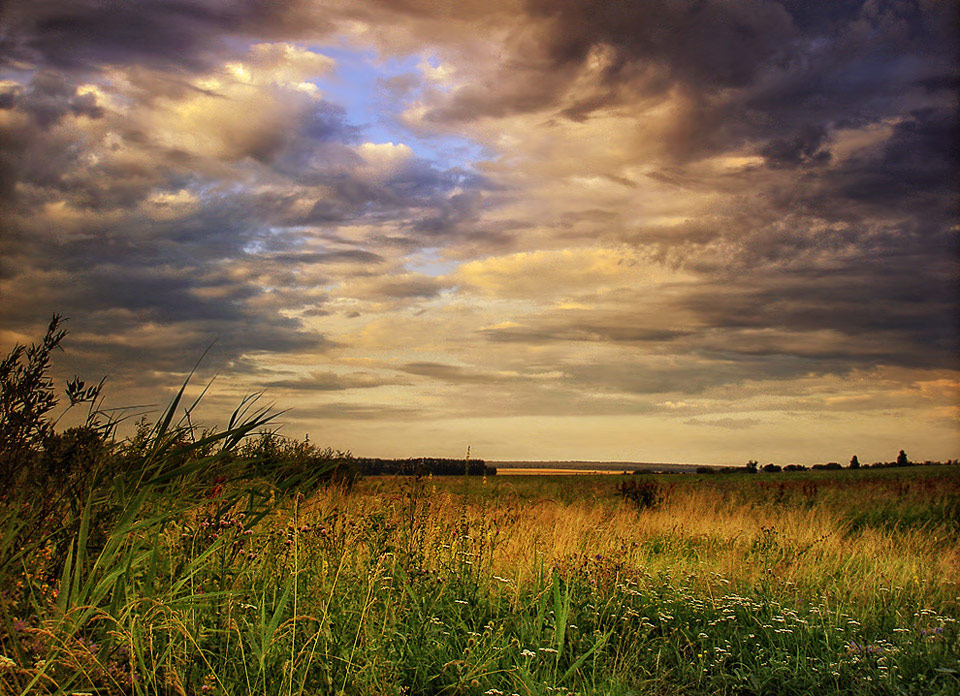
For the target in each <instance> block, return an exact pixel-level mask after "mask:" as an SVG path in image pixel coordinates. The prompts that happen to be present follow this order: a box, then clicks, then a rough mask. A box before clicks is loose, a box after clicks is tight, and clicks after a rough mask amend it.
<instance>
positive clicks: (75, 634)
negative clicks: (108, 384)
mask: <svg viewBox="0 0 960 696" xmlns="http://www.w3.org/2000/svg"><path fill="white" fill-rule="evenodd" d="M181 473H182V474H183V475H184V476H186V472H181ZM637 478H642V479H643V480H644V481H651V482H652V484H653V486H652V489H653V490H654V491H655V494H656V495H655V499H654V500H653V501H652V503H651V505H650V507H641V506H639V505H637V504H635V503H634V502H632V501H631V500H629V499H627V498H624V497H623V496H621V495H620V493H619V492H618V484H619V483H620V482H621V481H625V480H631V479H637ZM172 480H173V479H171V478H169V477H168V478H167V479H165V481H166V483H163V482H160V483H159V484H157V485H154V484H150V485H146V486H142V487H141V490H148V491H151V493H150V495H151V496H154V497H151V498H143V499H141V500H140V502H139V503H138V504H135V505H133V507H131V501H132V500H134V499H135V497H136V496H135V495H134V496H133V497H131V498H129V499H127V500H126V503H125V504H126V506H127V507H126V508H125V511H126V513H127V514H126V515H116V513H114V514H115V516H114V517H113V518H112V519H113V521H112V522H110V523H109V524H108V525H106V526H105V527H101V526H100V525H98V524H97V520H96V519H94V518H92V517H90V516H84V514H83V511H82V510H81V511H79V512H78V513H77V514H78V518H77V519H78V520H79V521H80V524H79V525H78V526H76V527H75V528H74V530H75V531H74V532H73V533H71V534H70V535H67V536H64V535H60V536H57V535H54V536H52V537H51V538H50V540H48V541H45V542H44V543H42V544H39V545H36V546H35V547H34V548H32V549H27V550H26V551H25V552H24V553H22V554H21V555H20V556H19V558H18V559H17V561H16V563H15V564H10V563H8V564H7V565H6V566H5V568H4V573H5V578H4V581H5V589H4V591H3V599H2V620H3V626H2V630H0V645H2V648H0V651H2V653H3V657H2V658H0V659H2V660H3V666H2V668H0V691H2V692H3V693H5V694H6V693H9V694H33V693H37V694H41V693H43V694H45V693H64V694H73V693H98V694H128V693H136V694H339V693H344V694H490V695H495V694H500V693H503V694H521V695H523V696H526V695H528V694H538V695H544V696H545V695H547V694H571V693H576V694H812V693H818V694H821V693H822V694H826V693H855V694H860V693H862V694H901V693H912V694H945V695H946V694H956V693H960V644H958V635H960V631H958V627H957V624H956V619H957V617H958V615H960V536H958V533H957V532H958V528H960V502H958V501H960V495H958V494H960V469H958V468H957V467H912V468H909V469H898V470H879V471H878V470H868V471H865V470H861V471H858V472H854V471H840V472H805V473H803V474H781V475H776V474H773V475H768V474H759V475H753V476H748V475H746V474H744V475H714V476H694V475H682V476H681V475H663V476H659V477H647V476H643V477H636V476H634V477H630V476H611V475H598V476H573V477H571V476H563V477H558V476H527V477H509V478H503V477H490V478H487V479H482V478H480V477H435V478H433V477H426V478H421V479H413V478H396V477H389V478H388V477H370V478H367V479H363V480H360V481H358V482H356V483H355V484H354V485H352V486H348V485H346V484H345V483H341V484H329V485H321V486H319V487H315V488H314V490H313V492H312V493H309V494H307V495H302V494H298V493H296V492H287V493H286V494H282V493H281V492H276V491H275V492H274V494H273V496H272V497H271V498H267V499H265V500H264V499H261V498H257V496H256V495H253V494H251V493H252V492H253V491H254V488H255V487H252V485H251V482H250V481H244V482H238V483H236V484H231V483H230V482H229V481H225V482H224V483H223V484H218V486H219V489H215V490H214V491H212V492H211V491H209V490H208V491H207V492H206V493H204V496H209V497H204V496H200V497H198V498H196V499H192V498H191V497H190V495H188V493H189V491H188V487H189V486H188V483H189V480H192V479H189V477H187V478H182V479H178V483H177V485H176V486H173V487H166V486H167V485H168V484H169V483H170V482H171V481H172ZM141 483H142V482H141ZM154 483H156V482H154ZM161 484H162V485H161ZM231 485H237V489H236V491H234V492H239V491H241V490H246V491H247V494H242V495H232V494H231V489H230V486H231ZM21 504H22V501H21ZM93 504H96V503H93ZM7 512H8V513H9V507H8V508H7ZM171 513H173V514H171ZM20 518H21V519H23V518H25V513H24V512H23V511H22V510H21V512H20ZM8 521H9V518H8ZM10 528H11V527H8V529H10ZM8 537H9V534H8ZM94 537H97V539H96V540H95V539H94ZM54 539H56V541H54ZM64 549H67V550H68V551H67V552H66V553H64ZM6 551H7V552H8V553H7V557H6V558H5V559H4V560H9V558H10V553H9V551H10V549H7V550H6ZM84 554H86V555H84ZM58 559H59V560H58Z"/></svg>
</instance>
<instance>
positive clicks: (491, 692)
mask: <svg viewBox="0 0 960 696" xmlns="http://www.w3.org/2000/svg"><path fill="white" fill-rule="evenodd" d="M483 693H484V696H503V692H502V691H500V690H499V689H487V690H486V691H484V692H483Z"/></svg>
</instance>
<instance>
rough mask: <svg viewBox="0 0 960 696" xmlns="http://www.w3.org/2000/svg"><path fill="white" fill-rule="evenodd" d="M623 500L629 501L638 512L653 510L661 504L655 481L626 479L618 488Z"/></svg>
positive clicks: (659, 491)
mask: <svg viewBox="0 0 960 696" xmlns="http://www.w3.org/2000/svg"><path fill="white" fill-rule="evenodd" d="M618 490H619V491H620V495H621V496H623V498H624V500H628V501H630V502H631V503H632V504H633V505H634V506H635V507H636V508H637V509H638V510H646V509H648V508H654V507H656V506H657V505H659V504H660V503H662V502H663V494H662V492H661V490H660V486H659V485H658V484H657V483H656V482H655V481H638V480H636V479H627V480H625V481H622V482H621V483H620V486H619V488H618Z"/></svg>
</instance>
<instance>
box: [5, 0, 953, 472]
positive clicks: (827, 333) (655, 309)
mask: <svg viewBox="0 0 960 696" xmlns="http://www.w3.org/2000/svg"><path fill="white" fill-rule="evenodd" d="M3 21H4V27H3V32H2V35H0V36H2V38H0V230H2V232H0V294H2V298H3V310H2V314H0V340H2V342H3V345H4V346H7V345H10V344H12V343H13V342H14V341H26V340H30V339H31V337H32V336H34V335H35V334H36V332H37V331H38V329H39V327H40V326H41V325H42V324H43V322H44V321H45V319H46V318H47V317H48V316H49V314H50V313H51V312H54V311H56V312H62V313H65V314H67V315H69V316H71V317H73V337H72V345H71V351H70V354H71V357H70V361H69V362H68V363H65V368H64V369H67V368H69V369H76V370H81V371H83V372H84V373H85V374H91V375H93V374H96V373H99V372H103V371H109V372H110V374H111V375H112V381H113V384H114V385H115V389H116V392H117V399H118V400H123V399H128V400H130V401H129V402H131V403H132V402H134V401H144V400H146V401H160V400H162V389H161V386H163V387H171V386H173V385H174V384H176V381H177V376H178V375H180V374H182V373H183V372H184V371H186V370H188V369H189V368H190V367H191V366H192V364H193V361H194V360H195V359H196V357H197V356H198V355H199V353H200V352H202V351H203V349H204V348H205V347H206V346H207V345H209V344H210V342H211V341H214V340H215V341H216V343H215V345H214V349H213V355H212V356H211V361H212V363H215V364H211V365H210V366H209V367H210V369H211V370H220V371H221V372H222V373H224V374H225V375H226V376H228V378H229V379H228V384H226V386H225V392H226V393H225V394H224V395H223V396H222V400H223V403H226V402H227V401H228V400H229V399H231V398H234V397H235V396H236V395H237V394H240V393H243V392H244V391H248V390H259V389H264V388H266V389H267V390H268V392H269V393H271V394H272V395H273V396H274V397H275V399H276V400H277V402H278V403H279V404H280V405H282V406H293V407H294V408H293V410H292V411H291V413H290V415H289V417H290V422H291V423H292V427H295V428H303V429H311V430H317V429H320V431H321V432H326V431H327V430H328V429H329V430H330V431H331V432H332V433H334V434H336V438H335V441H333V442H331V444H334V445H336V446H339V447H342V448H353V449H355V450H358V451H360V452H361V453H363V454H372V455H403V456H407V455H411V454H415V452H414V451H413V450H415V449H416V450H417V451H419V448H423V447H427V448H428V449H429V450H430V452H429V454H444V453H453V454H456V453H458V451H459V449H460V448H461V446H465V442H466V441H472V442H474V443H475V444H482V448H481V450H480V454H481V456H486V457H488V458H497V457H502V458H514V457H531V458H536V459H545V458H551V457H556V458H592V457H595V458H611V459H654V458H659V459H669V460H696V461H734V462H737V461H739V460H740V459H746V458H765V457H767V456H768V455H767V454H765V452H770V453H771V454H770V455H769V456H771V457H774V456H776V457H781V458H782V459H783V460H784V461H786V460H790V461H793V460H796V461H816V460H817V459H818V458H825V459H837V458H838V457H841V456H844V453H845V450H844V451H843V452H839V453H838V452H834V451H833V450H832V449H830V448H835V447H841V446H843V447H846V448H850V447H856V448H862V449H859V451H860V452H861V459H864V460H868V459H870V458H871V457H876V458H880V457H882V456H886V457H887V458H889V457H890V456H892V455H888V454H887V453H886V450H885V448H889V447H894V446H895V445H896V443H898V442H899V443H902V444H900V445H899V446H897V447H896V449H899V448H900V447H908V448H909V447H914V449H916V448H918V447H927V448H928V449H929V452H928V453H927V454H926V455H925V456H929V457H934V458H936V457H940V458H946V457H953V456H957V454H958V449H960V447H958V446H960V438H958V433H957V428H956V425H955V423H956V421H955V417H956V415H957V408H956V404H957V396H958V393H957V385H958V383H960V365H958V359H957V356H958V352H957V348H958V336H957V330H958V322H957V316H958V304H960V303H958V297H957V288H958V287H960V286H958V283H957V281H958V266H957V234H958V218H960V211H958V199H957V196H956V191H957V190H958V184H960V181H958V178H960V177H958V162H960V151H958V147H960V145H958V138H957V137H956V128H957V116H958V114H957V108H958V107H957V86H958V77H960V70H958V65H957V58H956V56H957V55H958V54H960V51H958V49H960V41H958V34H957V29H956V27H957V26H958V25H957V16H956V7H955V6H954V5H953V4H952V3H941V2H932V1H931V2H928V1H916V2H911V1H907V0H896V1H894V0H890V1H883V0H866V1H863V2H861V1H850V2H813V3H811V2H793V1H792V0H783V1H782V2H759V1H758V0H736V1H733V2H731V1H729V0H724V1H722V2H721V1H720V0H715V1H709V2H696V3H694V2H688V1H687V0H670V1H669V2H656V3H653V2H635V3H622V2H614V1H613V0H609V1H607V0H604V1H603V2H594V1H591V2H587V1H586V0H562V1H556V0H549V1H546V0H544V1H542V2H541V1H540V0H527V1H526V2H521V1H519V0H503V1H501V2H493V3H479V2H477V3H474V2H464V3H419V2H408V1H406V0H389V1H388V0H382V1H374V0H367V1H364V2H350V3H339V2H334V3H320V4H318V3H313V2H291V3H267V2H259V1H257V0H249V1H247V2H232V3H223V2H219V1H214V0H182V1H180V2H175V3H171V2H160V1H159V0H157V1H153V0H144V1H143V2H138V3H124V2H108V1H105V0H71V1H67V0H59V1H55V2H45V3H39V4H32V5H31V4H27V3H21V4H19V5H17V6H15V7H13V8H11V10H10V11H9V12H8V13H6V16H5V18H4V20H3ZM357 65H359V66H361V67H359V68H358V67H355V66H357ZM396 66H401V67H396ZM358 71H359V72H358ZM333 94H336V95H337V96H335V97H334V96H331V95H333ZM214 403H215V404H219V403H220V402H219V401H215V402H214ZM797 423H802V424H803V428H806V429H807V430H808V431H809V432H816V433H818V436H817V437H816V438H809V439H808V440H803V439H802V438H800V439H798V438H796V437H795V436H794V435H793V433H794V432H795V430H796V428H795V425H796V424H797ZM791 424H792V425H791ZM524 432H527V433H529V434H530V436H529V437H528V436H525V435H524V434H523V433H524ZM641 432H642V433H643V436H642V437H640V436H639V435H638V433H641ZM315 437H322V435H316V436H315ZM337 438H339V439H337ZM531 438H532V439H531ZM911 443H913V444H911ZM447 448H449V449H447ZM483 448H485V449H486V451H483ZM671 448H673V449H671ZM758 450H762V451H758ZM894 454H895V452H894ZM911 454H913V453H911ZM917 456H923V455H921V453H919V452H918V453H917Z"/></svg>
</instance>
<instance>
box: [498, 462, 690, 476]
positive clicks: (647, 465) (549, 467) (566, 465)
mask: <svg viewBox="0 0 960 696" xmlns="http://www.w3.org/2000/svg"><path fill="white" fill-rule="evenodd" d="M487 465H488V466H495V467H497V471H498V473H512V472H513V471H517V470H520V471H527V472H534V471H537V472H543V473H554V472H556V473H561V472H564V471H573V472H576V473H594V472H597V473H606V472H616V473H622V472H624V471H626V472H630V473H633V472H634V471H636V470H643V471H674V472H678V473H679V472H690V471H695V470H696V468H697V466H698V465H697V464H676V463H654V462H595V461H562V462H554V461H519V460H518V461H500V462H496V461H488V462H487Z"/></svg>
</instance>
